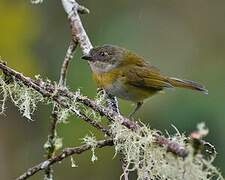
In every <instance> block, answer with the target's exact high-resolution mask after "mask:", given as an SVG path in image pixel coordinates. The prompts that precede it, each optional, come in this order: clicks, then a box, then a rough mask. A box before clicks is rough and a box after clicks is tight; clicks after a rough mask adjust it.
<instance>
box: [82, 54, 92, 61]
mask: <svg viewBox="0 0 225 180" xmlns="http://www.w3.org/2000/svg"><path fill="white" fill-rule="evenodd" d="M81 58H82V59H85V60H88V61H91V60H93V59H92V57H91V56H90V55H89V54H85V55H83V56H82V57H81Z"/></svg>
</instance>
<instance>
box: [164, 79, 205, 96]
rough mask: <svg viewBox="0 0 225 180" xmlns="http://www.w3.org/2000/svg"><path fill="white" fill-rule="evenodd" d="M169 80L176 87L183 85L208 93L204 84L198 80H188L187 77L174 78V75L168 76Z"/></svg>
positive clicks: (182, 86) (183, 86)
mask: <svg viewBox="0 0 225 180" xmlns="http://www.w3.org/2000/svg"><path fill="white" fill-rule="evenodd" d="M168 80H169V82H170V84H171V85H172V86H174V87H181V88H187V89H192V90H197V91H202V92H203V93H205V94H208V90H207V89H206V88H205V87H204V86H203V85H201V84H199V83H197V82H194V81H190V80H186V79H178V78H173V77H170V78H168Z"/></svg>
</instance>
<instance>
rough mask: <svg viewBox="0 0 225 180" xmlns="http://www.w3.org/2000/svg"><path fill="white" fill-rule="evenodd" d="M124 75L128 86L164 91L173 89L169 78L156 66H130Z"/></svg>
mask: <svg viewBox="0 0 225 180" xmlns="http://www.w3.org/2000/svg"><path fill="white" fill-rule="evenodd" d="M123 74H124V77H125V78H126V79H125V82H126V83H127V84H128V85H131V86H135V87H138V88H143V89H155V90H162V89H163V88H172V87H173V86H172V85H171V84H170V82H169V81H168V78H167V77H166V76H163V75H162V74H161V73H160V71H159V70H158V69H157V68H156V67H154V66H150V65H144V66H135V65H133V66H130V67H129V66H128V67H126V68H125V69H124V72H123Z"/></svg>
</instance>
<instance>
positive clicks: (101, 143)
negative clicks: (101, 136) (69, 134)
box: [16, 139, 113, 180]
mask: <svg viewBox="0 0 225 180" xmlns="http://www.w3.org/2000/svg"><path fill="white" fill-rule="evenodd" d="M105 146H113V140H112V139H107V140H101V141H97V142H96V147H97V148H102V147H105ZM91 148H92V146H91V145H89V144H84V145H81V146H78V147H72V148H65V149H64V150H63V151H62V152H61V153H60V154H58V155H56V156H54V157H52V158H49V159H47V160H46V161H44V162H41V163H39V164H38V165H36V166H33V167H32V168H29V169H28V170H27V171H26V172H25V173H24V174H22V175H21V176H19V177H18V178H17V179H16V180H24V179H27V178H29V177H31V176H32V175H34V174H36V173H37V172H39V171H41V170H44V169H46V168H48V167H49V166H51V165H53V164H55V163H57V162H61V161H62V160H64V159H65V158H67V157H69V156H71V155H73V154H81V153H83V152H85V151H87V150H89V149H91Z"/></svg>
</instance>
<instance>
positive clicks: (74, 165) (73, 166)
mask: <svg viewBox="0 0 225 180" xmlns="http://www.w3.org/2000/svg"><path fill="white" fill-rule="evenodd" d="M70 161H71V167H72V168H77V167H78V165H77V164H76V162H75V160H74V158H73V156H70Z"/></svg>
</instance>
